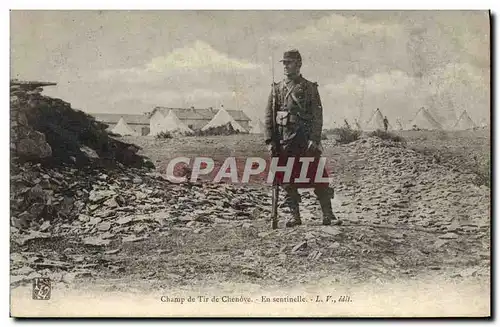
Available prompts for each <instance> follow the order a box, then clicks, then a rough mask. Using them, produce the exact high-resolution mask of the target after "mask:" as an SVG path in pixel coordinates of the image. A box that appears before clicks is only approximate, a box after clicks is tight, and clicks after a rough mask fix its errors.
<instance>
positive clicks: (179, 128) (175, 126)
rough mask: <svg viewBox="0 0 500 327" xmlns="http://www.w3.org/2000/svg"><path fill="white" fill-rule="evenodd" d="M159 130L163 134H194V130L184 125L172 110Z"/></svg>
mask: <svg viewBox="0 0 500 327" xmlns="http://www.w3.org/2000/svg"><path fill="white" fill-rule="evenodd" d="M159 129H160V131H162V132H171V133H178V134H183V135H186V134H193V133H194V132H193V130H191V128H189V127H188V126H187V125H186V124H184V123H183V122H182V121H181V120H180V119H179V117H177V115H176V114H175V113H174V112H173V111H172V110H170V111H169V112H168V115H167V116H166V117H165V118H164V119H163V120H162V121H161V122H160V125H159Z"/></svg>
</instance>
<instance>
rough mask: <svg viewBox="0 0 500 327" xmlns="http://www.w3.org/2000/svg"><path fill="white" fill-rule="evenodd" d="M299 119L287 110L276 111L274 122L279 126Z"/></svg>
mask: <svg viewBox="0 0 500 327" xmlns="http://www.w3.org/2000/svg"><path fill="white" fill-rule="evenodd" d="M298 121H299V117H298V116H297V115H294V114H291V113H289V112H288V111H277V112H276V124H278V125H280V126H287V125H288V124H294V123H297V122H298Z"/></svg>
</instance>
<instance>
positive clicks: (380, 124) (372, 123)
mask: <svg viewBox="0 0 500 327" xmlns="http://www.w3.org/2000/svg"><path fill="white" fill-rule="evenodd" d="M364 129H365V130H367V131H374V130H377V129H381V130H383V129H385V128H384V116H383V115H382V113H381V112H380V109H378V108H377V110H375V112H374V113H373V114H372V116H371V118H370V120H369V121H367V122H366V124H365V127H364ZM387 129H392V126H391V125H390V124H389V126H387Z"/></svg>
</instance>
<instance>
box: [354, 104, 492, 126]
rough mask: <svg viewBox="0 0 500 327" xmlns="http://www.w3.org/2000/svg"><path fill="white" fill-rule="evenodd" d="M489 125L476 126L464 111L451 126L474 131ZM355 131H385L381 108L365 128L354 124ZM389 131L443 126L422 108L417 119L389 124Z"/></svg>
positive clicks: (357, 123)
mask: <svg viewBox="0 0 500 327" xmlns="http://www.w3.org/2000/svg"><path fill="white" fill-rule="evenodd" d="M487 125H488V124H487V123H486V122H483V123H482V124H481V125H479V126H478V125H476V124H475V123H474V121H473V120H472V119H471V118H470V116H469V114H468V113H467V111H465V110H464V111H463V112H462V114H461V115H460V117H458V119H457V120H456V122H455V123H454V124H453V125H452V126H450V127H451V129H452V130H468V129H474V128H476V127H486V126H487ZM353 127H354V128H355V129H359V130H367V131H371V130H377V129H382V130H383V129H384V127H385V126H384V115H382V112H381V111H380V109H379V108H377V109H376V110H375V111H374V113H373V114H372V115H371V117H370V119H369V120H368V121H367V122H366V124H365V125H364V126H361V124H359V122H358V121H355V122H354V126H353ZM387 129H388V130H412V129H422V130H443V129H444V128H443V126H442V125H441V124H440V123H439V122H438V121H437V120H436V119H434V117H433V116H432V115H431V114H430V113H429V111H427V110H426V109H425V108H420V110H419V111H418V112H417V114H416V115H415V117H414V118H413V119H412V120H411V121H410V122H408V123H406V124H403V123H402V122H401V120H399V119H397V120H396V121H395V122H394V125H393V124H391V123H390V122H389V123H388V128H387Z"/></svg>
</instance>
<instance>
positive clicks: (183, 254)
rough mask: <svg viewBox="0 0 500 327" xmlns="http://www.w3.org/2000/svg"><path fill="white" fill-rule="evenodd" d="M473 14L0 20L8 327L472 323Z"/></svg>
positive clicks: (484, 262) (482, 223)
mask: <svg viewBox="0 0 500 327" xmlns="http://www.w3.org/2000/svg"><path fill="white" fill-rule="evenodd" d="M490 18H491V17H490V12H488V11H325V10H319V11H312V10H310V11H287V10H282V11H257V10H255V11H211V10H204V11H201V10H200V11H196V10H188V11H160V10H156V11H154V10H151V11H119V10H108V11H98V10H93V11H76V10H63V11H50V10H39V11H30V10H13V11H11V14H10V26H11V30H10V33H11V35H10V39H11V44H10V54H11V69H10V74H11V76H10V126H11V128H10V140H11V141H10V156H11V157H10V158H11V160H10V162H11V167H10V236H11V238H10V299H11V301H10V313H11V316H13V317H489V316H490V315H491V307H490V305H491V294H490V283H491V276H490V261H491V255H490V250H491V247H490V245H491V230H490V227H491V177H490V176H491V166H490V162H491V159H490V157H491V127H490V126H491V121H490V114H491V108H490V106H491V103H490V97H491V95H490V92H491V90H490V83H491V81H490Z"/></svg>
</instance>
